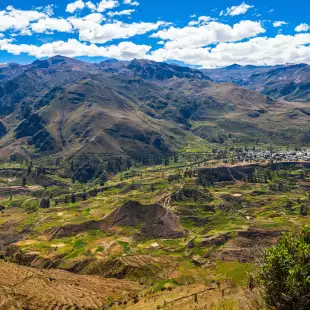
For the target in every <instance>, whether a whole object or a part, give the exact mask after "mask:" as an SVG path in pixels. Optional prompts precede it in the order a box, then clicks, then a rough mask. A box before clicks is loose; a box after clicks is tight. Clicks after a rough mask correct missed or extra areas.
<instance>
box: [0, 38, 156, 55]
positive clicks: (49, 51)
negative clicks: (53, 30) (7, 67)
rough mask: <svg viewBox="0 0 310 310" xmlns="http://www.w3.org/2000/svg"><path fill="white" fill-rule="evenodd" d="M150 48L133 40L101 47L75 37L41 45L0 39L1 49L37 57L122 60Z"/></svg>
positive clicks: (143, 53) (145, 51)
mask: <svg viewBox="0 0 310 310" xmlns="http://www.w3.org/2000/svg"><path fill="white" fill-rule="evenodd" d="M150 49H151V46H148V45H137V44H134V43H132V42H121V43H119V44H118V45H110V46H108V47H102V46H101V47H99V46H96V45H94V44H90V45H88V44H86V43H81V42H79V41H77V40H75V39H70V40H68V41H67V42H64V41H56V42H53V43H46V44H43V45H41V46H36V45H28V44H20V45H18V44H14V43H13V42H12V40H7V39H4V40H0V50H5V51H8V52H9V53H11V54H14V55H19V54H21V53H26V54H28V55H31V56H35V57H37V58H42V57H52V56H55V55H63V56H68V57H78V56H89V57H93V56H103V57H109V58H117V59H120V60H131V59H134V58H144V57H145V55H146V53H147V52H148V51H149V50H150Z"/></svg>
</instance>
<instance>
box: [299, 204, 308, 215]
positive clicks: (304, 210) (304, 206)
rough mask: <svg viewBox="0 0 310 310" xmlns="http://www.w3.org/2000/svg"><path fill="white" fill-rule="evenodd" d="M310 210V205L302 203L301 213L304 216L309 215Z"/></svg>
mask: <svg viewBox="0 0 310 310" xmlns="http://www.w3.org/2000/svg"><path fill="white" fill-rule="evenodd" d="M308 212H309V207H308V206H306V205H302V206H301V207H300V215H302V216H307V215H308Z"/></svg>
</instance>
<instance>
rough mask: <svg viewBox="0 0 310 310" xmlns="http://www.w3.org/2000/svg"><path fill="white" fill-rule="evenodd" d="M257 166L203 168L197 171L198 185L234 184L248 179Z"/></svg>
mask: <svg viewBox="0 0 310 310" xmlns="http://www.w3.org/2000/svg"><path fill="white" fill-rule="evenodd" d="M257 166H258V165H246V166H233V167H229V166H222V167H216V168H203V169H199V170H198V182H199V184H200V185H203V186H205V185H210V184H213V183H216V182H232V181H233V182H234V181H243V180H245V179H248V178H249V176H250V175H252V174H253V173H254V171H255V169H256V168H257Z"/></svg>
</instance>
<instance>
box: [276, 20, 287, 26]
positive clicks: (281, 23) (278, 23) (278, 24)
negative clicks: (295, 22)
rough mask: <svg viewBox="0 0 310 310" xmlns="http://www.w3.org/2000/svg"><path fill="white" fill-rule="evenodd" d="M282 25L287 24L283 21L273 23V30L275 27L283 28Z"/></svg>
mask: <svg viewBox="0 0 310 310" xmlns="http://www.w3.org/2000/svg"><path fill="white" fill-rule="evenodd" d="M283 25H288V23H287V22H284V21H280V20H279V21H275V22H273V27H275V28H277V27H281V26H283Z"/></svg>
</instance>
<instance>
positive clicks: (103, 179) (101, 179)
mask: <svg viewBox="0 0 310 310" xmlns="http://www.w3.org/2000/svg"><path fill="white" fill-rule="evenodd" d="M107 181H108V175H107V174H106V173H105V172H103V173H102V174H101V175H100V177H99V185H100V186H104V184H105V183H106V182H107Z"/></svg>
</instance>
